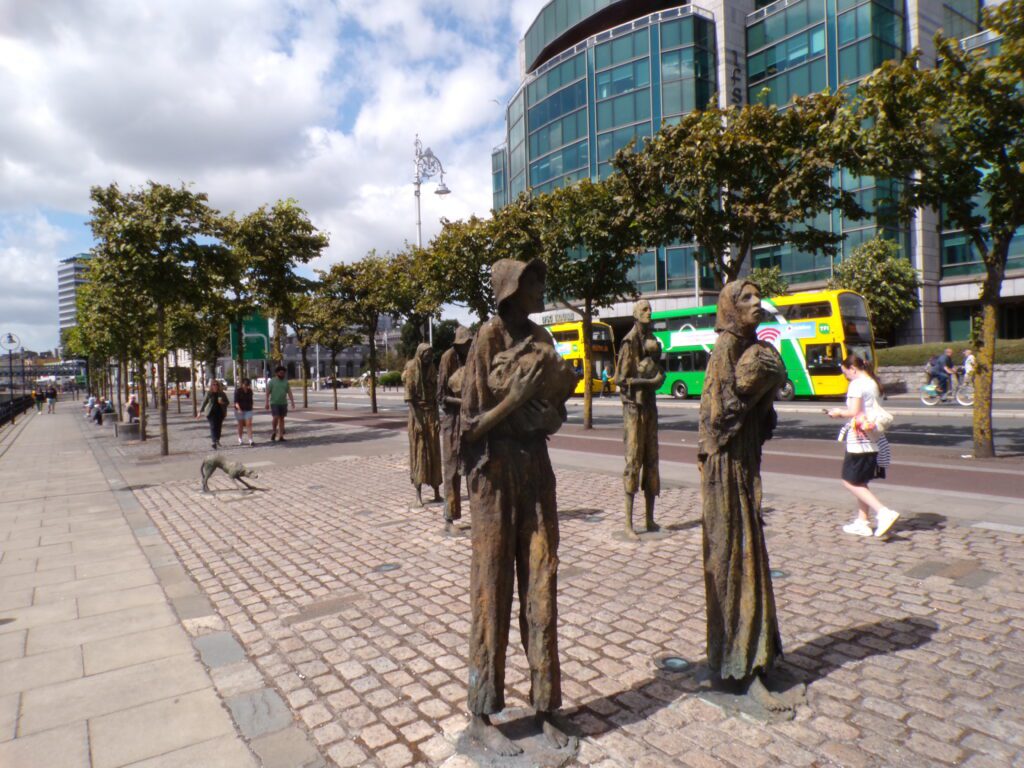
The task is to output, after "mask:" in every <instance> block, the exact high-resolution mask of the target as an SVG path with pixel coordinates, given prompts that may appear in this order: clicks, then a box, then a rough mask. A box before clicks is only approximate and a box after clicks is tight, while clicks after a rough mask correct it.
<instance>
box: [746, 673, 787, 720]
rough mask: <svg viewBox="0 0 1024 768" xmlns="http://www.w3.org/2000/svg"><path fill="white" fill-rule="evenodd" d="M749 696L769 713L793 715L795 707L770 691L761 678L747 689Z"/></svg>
mask: <svg viewBox="0 0 1024 768" xmlns="http://www.w3.org/2000/svg"><path fill="white" fill-rule="evenodd" d="M747 696H749V697H750V698H751V700H752V701H755V702H757V703H758V704H760V705H761V706H762V707H764V708H765V709H766V710H768V711H769V712H773V713H776V714H786V713H789V714H793V712H794V710H795V707H794V705H793V704H792V703H790V702H789V701H787V700H786V699H785V698H783V697H782V696H781V695H780V694H777V693H772V692H771V691H769V690H768V689H767V688H766V687H765V685H764V682H763V681H762V680H761V678H760V677H755V678H754V679H753V680H752V681H751V683H750V686H749V687H748V688H747Z"/></svg>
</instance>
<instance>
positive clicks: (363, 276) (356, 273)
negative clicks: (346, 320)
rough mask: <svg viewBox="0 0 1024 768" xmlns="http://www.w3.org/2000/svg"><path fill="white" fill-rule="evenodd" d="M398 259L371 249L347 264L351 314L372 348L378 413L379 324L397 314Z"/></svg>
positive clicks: (372, 395) (373, 391)
mask: <svg viewBox="0 0 1024 768" xmlns="http://www.w3.org/2000/svg"><path fill="white" fill-rule="evenodd" d="M394 267H395V265H394V259H393V258H392V257H391V256H380V255H378V254H377V251H375V250H371V251H370V252H369V253H367V254H366V255H365V256H363V258H361V259H360V260H359V261H357V262H355V263H354V264H352V265H349V266H348V267H346V268H345V269H346V277H345V279H346V280H348V281H349V287H348V290H349V291H350V293H349V295H350V296H351V300H350V312H351V317H352V319H353V320H354V321H355V323H356V325H358V326H359V327H360V328H361V330H362V331H363V333H364V334H365V335H366V338H367V341H368V342H369V347H370V360H369V365H370V410H371V411H372V412H373V413H377V327H378V326H379V325H380V319H381V318H382V317H384V316H386V315H390V316H392V317H394V316H395V314H397V307H396V305H395V294H394V291H393V290H392V288H393V286H392V281H393V280H395V279H396V277H397V275H396V274H395V272H396V270H395V268H394Z"/></svg>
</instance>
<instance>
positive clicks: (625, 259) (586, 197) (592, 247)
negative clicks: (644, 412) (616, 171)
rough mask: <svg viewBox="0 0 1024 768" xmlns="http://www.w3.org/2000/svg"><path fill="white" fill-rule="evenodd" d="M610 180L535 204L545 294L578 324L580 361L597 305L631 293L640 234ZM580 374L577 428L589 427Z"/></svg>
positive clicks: (587, 349)
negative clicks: (545, 271) (542, 248)
mask: <svg viewBox="0 0 1024 768" xmlns="http://www.w3.org/2000/svg"><path fill="white" fill-rule="evenodd" d="M618 181H619V180H618V179H617V178H615V177H612V178H610V179H608V180H606V181H604V182H593V181H591V180H590V179H583V180H582V181H580V182H578V183H576V184H573V185H572V186H568V187H562V188H560V189H557V190H555V191H554V192H552V193H551V194H549V195H544V196H541V197H540V198H537V199H536V200H535V205H534V207H535V210H536V212H537V216H538V218H539V219H540V222H541V227H542V230H541V231H542V234H541V239H542V242H543V243H544V245H545V259H546V261H547V264H548V275H547V290H548V295H549V296H551V297H553V298H554V299H555V300H556V301H557V302H558V303H559V304H561V305H562V306H564V307H566V308H567V309H571V310H573V311H574V312H576V313H577V314H578V315H580V317H581V318H582V321H583V358H584V360H588V361H590V360H593V359H594V358H593V350H592V345H593V333H594V331H593V325H592V323H593V319H594V314H595V313H596V312H597V310H598V309H600V308H601V307H607V306H609V305H611V304H612V303H614V302H616V301H621V300H623V299H626V298H633V297H635V296H636V295H637V292H636V286H635V285H634V284H633V282H632V280H630V277H629V271H630V269H631V268H632V267H633V264H634V263H635V261H636V252H637V251H638V250H639V248H640V246H641V241H640V230H639V227H637V226H636V225H635V224H634V222H633V221H632V220H631V219H629V218H628V217H627V216H624V215H623V211H622V208H621V206H620V204H619V201H618V199H617V198H618V197H619V194H617V191H616V189H615V188H614V185H615V184H616V183H617V182H618ZM595 376H598V377H599V376H600V372H599V371H585V372H584V376H583V382H584V384H583V427H584V429H590V428H591V427H592V426H593V411H592V408H593V392H592V388H593V381H594V377H595Z"/></svg>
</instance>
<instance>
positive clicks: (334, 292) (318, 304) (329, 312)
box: [312, 264, 362, 410]
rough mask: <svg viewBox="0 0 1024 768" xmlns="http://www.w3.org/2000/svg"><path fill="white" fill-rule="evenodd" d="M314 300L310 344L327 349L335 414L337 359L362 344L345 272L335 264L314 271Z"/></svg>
mask: <svg viewBox="0 0 1024 768" xmlns="http://www.w3.org/2000/svg"><path fill="white" fill-rule="evenodd" d="M317 275H318V276H319V278H320V279H319V280H318V281H317V283H316V296H315V299H314V301H313V307H312V312H313V319H314V326H313V327H314V331H313V341H314V343H316V344H319V345H320V346H322V347H324V348H326V349H327V351H328V353H329V354H330V360H331V376H332V384H333V387H332V389H333V390H334V410H338V381H337V378H338V355H339V354H341V352H342V351H343V350H345V349H348V348H349V347H354V346H356V345H357V344H359V342H360V341H361V340H362V339H361V336H360V335H359V333H358V332H357V330H356V329H355V328H354V327H353V325H354V323H353V320H352V318H351V316H350V313H351V303H352V295H351V293H350V291H351V290H352V284H351V281H350V280H349V279H348V269H347V268H346V267H345V266H344V265H342V264H335V265H334V266H333V267H332V268H331V269H329V270H327V271H320V270H318V271H317Z"/></svg>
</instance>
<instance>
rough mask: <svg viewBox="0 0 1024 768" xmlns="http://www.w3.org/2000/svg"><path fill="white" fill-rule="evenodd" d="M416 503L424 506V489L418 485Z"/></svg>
mask: <svg viewBox="0 0 1024 768" xmlns="http://www.w3.org/2000/svg"><path fill="white" fill-rule="evenodd" d="M416 503H417V504H419V505H420V506H421V507H422V506H423V489H422V488H420V487H419V486H418V485H417V486H416Z"/></svg>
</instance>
